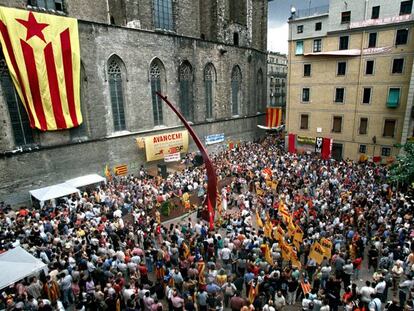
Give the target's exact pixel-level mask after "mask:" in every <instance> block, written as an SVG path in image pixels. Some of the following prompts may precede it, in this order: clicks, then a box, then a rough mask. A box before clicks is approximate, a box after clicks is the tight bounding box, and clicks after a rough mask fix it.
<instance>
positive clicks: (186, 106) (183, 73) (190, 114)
mask: <svg viewBox="0 0 414 311" xmlns="http://www.w3.org/2000/svg"><path fill="white" fill-rule="evenodd" d="M179 70H180V108H181V113H182V114H183V116H184V117H185V118H186V119H187V120H189V121H192V120H193V119H194V107H193V70H192V68H191V65H190V63H189V62H184V63H182V64H181V66H180V69H179Z"/></svg>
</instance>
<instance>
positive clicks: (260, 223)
mask: <svg viewBox="0 0 414 311" xmlns="http://www.w3.org/2000/svg"><path fill="white" fill-rule="evenodd" d="M256 223H257V226H259V227H260V228H263V221H262V219H261V218H260V215H259V211H258V210H256Z"/></svg>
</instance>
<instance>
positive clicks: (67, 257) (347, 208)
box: [0, 136, 414, 311]
mask: <svg viewBox="0 0 414 311" xmlns="http://www.w3.org/2000/svg"><path fill="white" fill-rule="evenodd" d="M187 160H188V159H187ZM212 160H213V162H214V164H215V167H216V171H217V176H218V179H219V180H223V179H225V178H230V179H231V182H230V183H229V184H228V185H226V186H225V187H223V189H221V191H220V196H221V200H220V202H221V208H220V211H221V215H217V216H216V217H217V219H219V220H220V221H219V222H218V223H217V225H216V227H215V230H213V231H211V230H209V224H208V222H205V221H204V220H201V219H198V220H194V219H193V218H191V217H190V218H188V219H187V218H186V219H185V220H181V221H176V222H171V223H170V224H167V225H166V224H163V223H161V222H160V216H159V211H158V210H157V209H158V206H159V203H160V202H163V201H167V200H169V199H171V198H172V197H174V196H179V197H182V196H183V195H184V194H185V193H188V192H196V193H197V195H200V196H203V195H205V189H206V188H207V184H206V183H207V180H206V176H205V171H204V169H203V167H191V166H188V167H187V168H186V169H185V170H183V171H182V172H176V173H173V174H170V175H169V176H168V178H165V179H162V178H152V177H150V176H149V175H148V174H147V173H146V171H145V169H144V168H143V167H141V169H140V170H139V171H138V172H136V174H135V175H130V176H127V177H116V178H113V179H112V180H111V181H108V182H107V183H106V184H102V185H101V186H100V187H99V188H98V189H93V191H89V192H85V193H83V196H82V197H78V196H75V195H74V196H72V197H70V198H67V200H66V201H65V202H60V203H59V204H57V205H56V206H54V205H53V204H45V205H44V206H43V207H41V208H37V209H34V208H25V207H22V208H20V209H19V210H12V209H7V208H6V209H3V210H2V211H1V212H0V251H1V252H5V251H7V250H8V249H11V248H13V247H16V246H17V245H20V246H22V247H23V248H24V249H25V250H27V251H29V252H30V253H32V254H33V255H35V256H36V257H38V258H39V259H41V260H42V261H43V262H44V263H45V264H47V266H48V269H47V271H42V272H40V273H39V274H38V275H33V276H31V277H29V278H26V279H23V280H20V281H19V282H17V283H16V284H13V285H11V286H9V287H7V288H4V289H2V290H1V291H0V292H1V295H0V309H1V308H2V307H3V308H4V309H6V310H39V311H45V310H128V311H132V310H145V311H159V310H174V311H175V310H188V311H191V310H199V311H204V310H209V311H210V310H232V311H236V310H237V311H238V310H243V311H250V310H264V311H276V310H284V309H286V308H289V306H293V307H290V308H291V309H290V310H306V311H308V310H316V311H318V310H320V311H330V310H333V311H335V310H338V309H339V308H343V310H347V311H348V310H349V311H353V310H358V311H363V310H364V311H380V310H383V309H384V308H385V307H386V308H387V310H389V311H392V310H414V305H413V303H414V286H413V285H414V283H413V275H414V245H413V243H412V242H413V238H414V227H413V207H412V205H413V202H414V201H413V197H412V193H411V190H410V189H403V190H397V189H395V187H394V186H392V185H389V184H387V167H384V166H380V165H377V164H373V163H356V162H352V161H334V160H322V159H321V158H320V157H319V155H317V154H302V155H298V154H289V153H287V152H286V151H285V150H284V148H283V146H281V144H280V142H279V141H278V140H277V139H276V138H275V137H272V136H269V137H267V138H266V139H264V140H263V141H261V142H242V143H240V144H238V145H237V146H235V147H234V148H233V149H228V148H223V149H222V150H221V151H220V152H217V153H216V154H213V155H212ZM281 206H283V208H284V211H285V212H287V213H288V215H289V216H288V217H289V219H290V223H287V222H286V221H284V218H283V215H281V213H280V207H281ZM155 210H157V211H155ZM126 219H130V220H128V221H126ZM131 219H132V220H131ZM261 222H263V223H266V226H267V225H268V224H270V226H271V229H272V230H273V229H277V230H276V231H278V232H279V236H276V235H273V234H269V232H266V228H263V224H262V225H259V223H261ZM292 224H293V226H294V227H295V228H298V230H300V231H301V232H302V233H303V239H302V241H301V243H294V242H295V241H293V235H292V234H291V233H289V228H288V227H289V226H291V225H292ZM280 232H282V234H280ZM321 239H326V240H329V241H330V243H331V245H332V247H331V249H330V250H329V254H324V255H323V260H321V261H319V262H318V260H315V258H314V256H312V245H313V244H314V243H315V242H318V241H320V240H321ZM282 244H283V245H289V247H291V251H292V252H293V253H294V254H295V259H296V260H294V258H292V257H286V254H285V253H284V247H283V245H282ZM0 273H1V272H0Z"/></svg>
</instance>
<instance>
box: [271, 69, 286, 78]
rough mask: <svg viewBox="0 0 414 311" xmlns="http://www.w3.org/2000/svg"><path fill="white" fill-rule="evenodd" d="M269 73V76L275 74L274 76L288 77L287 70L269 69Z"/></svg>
mask: <svg viewBox="0 0 414 311" xmlns="http://www.w3.org/2000/svg"><path fill="white" fill-rule="evenodd" d="M267 74H268V75H269V76H273V77H277V78H286V77H287V73H286V72H279V71H274V70H269V71H268V72H267Z"/></svg>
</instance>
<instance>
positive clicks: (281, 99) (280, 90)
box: [267, 52, 287, 109]
mask: <svg viewBox="0 0 414 311" xmlns="http://www.w3.org/2000/svg"><path fill="white" fill-rule="evenodd" d="M267 85H268V88H267V98H268V105H269V106H270V107H282V108H283V109H284V108H286V89H287V55H286V54H282V53H279V52H269V53H268V55H267Z"/></svg>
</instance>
